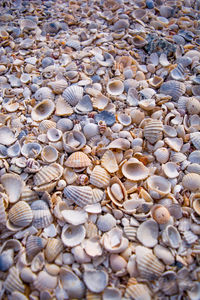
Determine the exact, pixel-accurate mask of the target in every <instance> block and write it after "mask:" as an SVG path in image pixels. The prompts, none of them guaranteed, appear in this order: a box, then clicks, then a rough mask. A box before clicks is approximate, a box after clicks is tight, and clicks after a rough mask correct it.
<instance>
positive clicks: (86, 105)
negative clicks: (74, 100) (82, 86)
mask: <svg viewBox="0 0 200 300" xmlns="http://www.w3.org/2000/svg"><path fill="white" fill-rule="evenodd" d="M74 110H75V112H76V113H77V114H81V115H83V114H86V113H88V112H91V111H92V110H93V105H92V101H91V99H90V96H89V95H85V96H83V97H82V99H81V100H79V102H78V104H77V105H76V107H75V108H74Z"/></svg>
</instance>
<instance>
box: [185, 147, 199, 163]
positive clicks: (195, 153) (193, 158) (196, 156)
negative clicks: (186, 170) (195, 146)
mask: <svg viewBox="0 0 200 300" xmlns="http://www.w3.org/2000/svg"><path fill="white" fill-rule="evenodd" d="M188 160H189V161H190V162H191V163H197V164H200V151H199V150H195V151H193V152H191V153H190V155H189V156H188Z"/></svg>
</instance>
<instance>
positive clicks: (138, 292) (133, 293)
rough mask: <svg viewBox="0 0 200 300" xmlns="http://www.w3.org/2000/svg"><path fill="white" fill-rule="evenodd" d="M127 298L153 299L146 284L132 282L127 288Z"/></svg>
mask: <svg viewBox="0 0 200 300" xmlns="http://www.w3.org/2000/svg"><path fill="white" fill-rule="evenodd" d="M125 297H126V299H133V300H151V299H152V298H151V295H150V291H149V289H148V287H147V286H146V285H145V284H132V285H129V286H128V287H127V288H126V292H125Z"/></svg>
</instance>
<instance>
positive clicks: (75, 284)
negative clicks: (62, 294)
mask: <svg viewBox="0 0 200 300" xmlns="http://www.w3.org/2000/svg"><path fill="white" fill-rule="evenodd" d="M60 281H61V284H62V286H63V288H64V289H65V290H66V291H67V295H68V296H69V297H70V298H71V299H72V298H78V299H82V298H83V297H84V293H85V286H84V284H83V282H82V281H81V280H80V279H79V277H78V276H77V275H76V274H75V273H73V272H72V270H71V269H70V268H68V267H62V268H61V269H60Z"/></svg>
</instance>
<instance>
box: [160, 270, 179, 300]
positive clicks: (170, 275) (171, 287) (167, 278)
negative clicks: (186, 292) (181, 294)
mask: <svg viewBox="0 0 200 300" xmlns="http://www.w3.org/2000/svg"><path fill="white" fill-rule="evenodd" d="M159 284H160V286H161V288H162V291H163V292H164V294H165V295H168V296H171V295H175V294H177V293H178V283H177V275H176V273H175V272H173V271H167V272H165V273H163V274H162V276H161V277H160V279H159Z"/></svg>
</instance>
